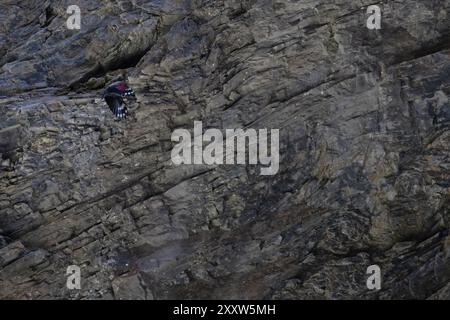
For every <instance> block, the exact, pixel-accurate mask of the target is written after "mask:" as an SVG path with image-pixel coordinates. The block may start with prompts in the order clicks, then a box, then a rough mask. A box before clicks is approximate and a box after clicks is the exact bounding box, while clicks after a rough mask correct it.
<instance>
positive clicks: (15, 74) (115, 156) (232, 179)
mask: <svg viewBox="0 0 450 320" xmlns="http://www.w3.org/2000/svg"><path fill="white" fill-rule="evenodd" d="M72 2H73V1H66V0H55V1H50V0H47V1H40V0H39V1H38V0H29V1H19V2H18V1H13V0H6V1H2V4H0V108H1V111H2V116H1V118H0V153H1V173H0V177H1V180H0V298H18V299H59V298H70V299H113V298H115V299H169V298H171V299H173V298H178V299H189V298H192V299H198V298H210V299H231V298H233V299H261V298H266V299H323V298H324V299H392V298H400V299H449V298H450V236H449V233H448V230H449V227H450V210H449V207H450V189H449V188H450V104H449V97H448V95H449V94H450V41H449V40H450V19H449V16H448V15H449V14H450V1H449V0H428V1H420V0H396V1H388V0H387V1H384V2H379V3H378V4H377V5H378V6H379V7H380V8H381V11H382V28H381V30H369V29H368V28H367V27H366V20H367V18H368V14H367V12H366V11H367V7H368V6H369V5H373V4H374V3H373V1H369V0H358V1H348V0H311V1H297V0H240V1H238V0H154V1H152V0H133V1H121V0H115V1H94V0H77V1H75V2H77V3H76V4H77V5H78V6H79V7H80V9H81V29H80V30H69V29H68V28H67V26H66V20H67V18H68V14H67V13H66V9H67V7H68V6H69V5H71V4H74V3H72ZM119 75H124V76H126V77H127V79H128V82H129V84H130V86H131V87H132V88H133V89H134V91H135V92H136V96H137V101H135V102H133V103H131V104H130V105H129V107H130V111H131V116H130V117H129V118H128V119H127V120H125V121H117V120H116V119H115V118H114V116H113V115H112V114H111V113H110V111H109V110H108V107H107V106H106V104H105V102H104V101H103V100H102V98H101V97H102V89H103V88H104V86H105V85H106V84H107V83H109V82H110V81H112V80H113V79H115V78H116V77H117V76H119ZM194 121H202V122H203V126H204V128H219V129H227V128H247V129H248V128H254V129H260V128H268V129H279V130H280V168H279V172H278V173H277V174H276V175H273V176H262V175H260V172H259V168H258V166H255V165H214V166H208V165H180V166H175V165H174V164H173V163H172V161H171V150H172V148H173V146H174V142H172V141H171V134H172V132H173V131H174V130H175V129H177V128H186V129H189V130H192V128H193V123H194ZM70 265H78V266H79V267H80V268H81V277H82V280H81V286H82V287H81V290H69V289H68V288H67V287H66V281H67V275H66V269H67V267H68V266H70ZM370 265H378V266H379V267H380V268H381V271H382V288H381V290H375V291H372V290H369V289H368V288H367V286H366V280H367V277H368V275H367V274H366V270H367V267H368V266H370Z"/></svg>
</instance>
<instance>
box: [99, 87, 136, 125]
mask: <svg viewBox="0 0 450 320" xmlns="http://www.w3.org/2000/svg"><path fill="white" fill-rule="evenodd" d="M130 96H134V92H133V90H132V89H131V88H129V87H128V85H127V84H126V83H125V82H123V81H116V82H114V83H112V84H110V85H109V86H108V87H107V88H106V90H105V93H104V95H103V97H104V98H105V101H106V103H107V104H108V106H109V109H110V110H111V112H112V113H114V115H115V116H116V117H117V118H119V119H123V118H126V117H127V114H128V109H127V107H126V105H125V102H124V100H123V98H124V97H130Z"/></svg>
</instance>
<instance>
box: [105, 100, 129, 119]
mask: <svg viewBox="0 0 450 320" xmlns="http://www.w3.org/2000/svg"><path fill="white" fill-rule="evenodd" d="M105 100H106V103H107V104H108V106H109V109H110V110H111V111H112V113H114V114H115V116H116V117H117V118H119V119H123V118H126V117H127V114H128V110H127V107H126V106H125V103H124V102H123V99H122V97H121V96H119V95H117V96H116V95H108V96H106V97H105Z"/></svg>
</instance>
